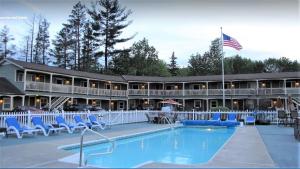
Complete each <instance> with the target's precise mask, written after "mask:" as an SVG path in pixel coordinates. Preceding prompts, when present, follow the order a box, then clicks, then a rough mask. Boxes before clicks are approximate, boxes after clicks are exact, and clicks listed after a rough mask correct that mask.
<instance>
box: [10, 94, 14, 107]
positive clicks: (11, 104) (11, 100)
mask: <svg viewBox="0 0 300 169" xmlns="http://www.w3.org/2000/svg"><path fill="white" fill-rule="evenodd" d="M9 97H10V108H9V109H10V110H12V109H13V108H14V96H9Z"/></svg>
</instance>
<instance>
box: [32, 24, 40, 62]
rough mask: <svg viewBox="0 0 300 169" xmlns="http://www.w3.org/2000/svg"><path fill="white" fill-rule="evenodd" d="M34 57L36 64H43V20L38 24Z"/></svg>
mask: <svg viewBox="0 0 300 169" xmlns="http://www.w3.org/2000/svg"><path fill="white" fill-rule="evenodd" d="M33 51H34V56H33V61H32V62H34V63H41V57H40V56H41V53H42V25H41V20H40V21H39V24H38V32H37V35H36V39H35V45H34V49H33Z"/></svg>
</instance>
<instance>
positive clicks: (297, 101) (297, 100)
mask: <svg viewBox="0 0 300 169" xmlns="http://www.w3.org/2000/svg"><path fill="white" fill-rule="evenodd" d="M292 102H293V103H294V104H295V105H296V108H297V110H298V111H299V107H300V98H297V97H293V98H292Z"/></svg>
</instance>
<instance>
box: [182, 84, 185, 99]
mask: <svg viewBox="0 0 300 169" xmlns="http://www.w3.org/2000/svg"><path fill="white" fill-rule="evenodd" d="M184 92H185V82H183V83H182V96H184V95H185V93H184Z"/></svg>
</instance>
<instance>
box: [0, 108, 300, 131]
mask: <svg viewBox="0 0 300 169" xmlns="http://www.w3.org/2000/svg"><path fill="white" fill-rule="evenodd" d="M146 113H149V114H158V113H161V111H152V110H133V111H100V112H90V111H88V112H64V111H63V112H39V113H31V112H0V127H6V124H5V118H6V117H12V116H14V117H16V118H17V119H18V121H19V123H20V124H21V125H26V126H29V127H32V124H31V117H32V116H40V117H42V119H43V121H44V122H45V123H47V124H56V121H55V117H56V116H58V115H61V116H63V117H64V118H65V120H66V122H68V123H71V124H72V123H73V124H74V123H75V122H74V119H73V117H74V116H75V115H80V116H81V117H82V119H83V120H87V116H88V115H89V114H94V115H96V117H97V118H98V120H102V121H104V122H106V123H107V124H110V125H117V124H126V123H137V122H145V121H147V117H146V115H145V114H146ZM173 113H177V114H178V117H177V119H178V120H208V119H210V118H211V117H212V115H213V114H214V113H221V119H223V120H225V119H226V117H227V114H228V113H229V112H207V111H203V112H195V111H177V112H173ZM233 113H236V114H237V119H238V120H245V119H246V117H247V116H255V118H256V119H257V120H270V122H271V123H275V124H276V123H278V114H277V111H256V112H248V111H235V112H233ZM298 113H300V112H298Z"/></svg>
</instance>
